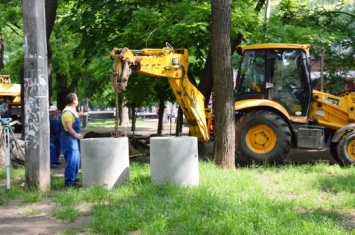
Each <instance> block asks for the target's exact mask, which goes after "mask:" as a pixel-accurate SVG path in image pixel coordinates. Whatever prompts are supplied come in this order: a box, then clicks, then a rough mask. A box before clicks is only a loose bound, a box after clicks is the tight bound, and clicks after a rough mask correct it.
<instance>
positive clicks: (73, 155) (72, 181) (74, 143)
mask: <svg viewBox="0 0 355 235" xmlns="http://www.w3.org/2000/svg"><path fill="white" fill-rule="evenodd" d="M65 99H66V104H67V106H66V107H65V108H64V110H63V112H62V131H61V134H60V144H61V146H62V151H63V155H64V158H65V161H66V166H65V170H64V183H65V186H80V184H79V183H78V182H79V181H80V180H79V179H78V178H77V176H78V171H79V167H80V151H79V140H80V139H82V138H84V136H83V135H82V134H80V116H79V113H78V112H77V111H76V107H77V106H78V97H77V95H76V94H74V93H69V94H68V95H67V96H66V97H65ZM82 115H86V114H82Z"/></svg>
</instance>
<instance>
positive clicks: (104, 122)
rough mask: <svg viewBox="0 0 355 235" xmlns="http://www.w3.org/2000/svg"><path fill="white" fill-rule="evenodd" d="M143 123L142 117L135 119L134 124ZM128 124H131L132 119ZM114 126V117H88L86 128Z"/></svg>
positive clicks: (139, 124)
mask: <svg viewBox="0 0 355 235" xmlns="http://www.w3.org/2000/svg"><path fill="white" fill-rule="evenodd" d="M143 124H144V119H143V118H137V119H136V126H141V125H143ZM130 125H132V120H130ZM109 127H115V119H113V118H111V119H90V121H89V124H88V128H109Z"/></svg>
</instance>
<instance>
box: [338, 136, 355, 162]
mask: <svg viewBox="0 0 355 235" xmlns="http://www.w3.org/2000/svg"><path fill="white" fill-rule="evenodd" d="M337 155H338V157H339V159H340V161H341V162H342V163H343V165H344V166H346V165H354V163H355V132H353V131H352V132H348V133H346V134H345V135H343V136H342V137H341V139H340V141H339V143H338V145H337Z"/></svg>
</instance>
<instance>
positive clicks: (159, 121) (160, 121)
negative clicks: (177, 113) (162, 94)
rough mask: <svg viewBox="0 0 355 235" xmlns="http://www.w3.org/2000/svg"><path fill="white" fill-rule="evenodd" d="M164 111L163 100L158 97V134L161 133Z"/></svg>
mask: <svg viewBox="0 0 355 235" xmlns="http://www.w3.org/2000/svg"><path fill="white" fill-rule="evenodd" d="M164 111H165V102H164V100H162V99H160V102H159V111H158V129H157V134H158V135H163V120H164Z"/></svg>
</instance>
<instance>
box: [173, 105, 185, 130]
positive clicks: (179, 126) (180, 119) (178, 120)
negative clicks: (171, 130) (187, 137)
mask: <svg viewBox="0 0 355 235" xmlns="http://www.w3.org/2000/svg"><path fill="white" fill-rule="evenodd" d="M183 117H184V115H183V113H182V110H181V108H180V106H179V109H178V113H177V116H176V133H175V135H176V136H181V133H182V125H183V124H184V123H183Z"/></svg>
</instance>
